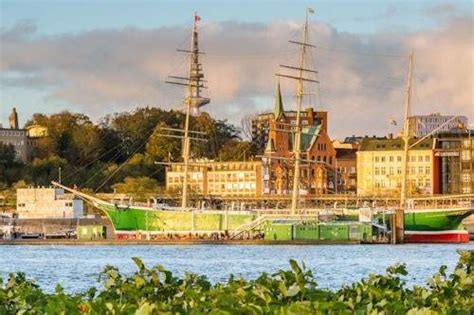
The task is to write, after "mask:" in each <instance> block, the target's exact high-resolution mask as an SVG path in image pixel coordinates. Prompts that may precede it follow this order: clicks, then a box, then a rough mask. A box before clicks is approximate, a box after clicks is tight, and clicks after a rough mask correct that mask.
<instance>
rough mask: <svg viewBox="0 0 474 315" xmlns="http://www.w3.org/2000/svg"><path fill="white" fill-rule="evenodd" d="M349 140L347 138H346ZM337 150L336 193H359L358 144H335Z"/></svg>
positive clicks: (335, 142) (336, 142)
mask: <svg viewBox="0 0 474 315" xmlns="http://www.w3.org/2000/svg"><path fill="white" fill-rule="evenodd" d="M346 139H347V138H346ZM333 146H334V149H335V150H336V163H335V168H336V172H337V173H336V176H335V182H336V191H335V192H336V193H338V194H356V193H357V150H358V148H359V145H358V143H357V142H340V141H338V140H336V141H334V142H333Z"/></svg>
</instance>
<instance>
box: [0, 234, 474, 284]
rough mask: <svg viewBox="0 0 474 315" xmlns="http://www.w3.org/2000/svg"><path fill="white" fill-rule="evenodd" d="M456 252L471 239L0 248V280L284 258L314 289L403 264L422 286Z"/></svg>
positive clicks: (278, 265)
mask: <svg viewBox="0 0 474 315" xmlns="http://www.w3.org/2000/svg"><path fill="white" fill-rule="evenodd" d="M457 249H470V250H474V242H471V243H468V244H448V245H441V244H439V245H428V244H426V245H425V244H422V245H415V244H405V245H112V246H99V245H98V246H90V245H89V246H50V245H45V246H24V245H21V246H0V277H2V278H3V279H4V281H5V279H6V277H7V276H8V273H10V272H20V271H21V272H25V273H26V275H27V277H28V278H30V279H34V280H35V281H36V282H37V283H38V284H39V285H40V286H41V287H42V288H44V289H45V290H47V291H50V290H53V289H54V287H55V285H56V283H60V284H61V285H62V286H63V287H64V288H65V289H66V291H68V292H78V291H84V290H85V289H87V288H89V287H91V286H96V287H100V286H101V284H100V283H99V282H97V278H98V275H99V273H100V271H101V270H103V268H104V267H105V266H106V265H114V266H117V267H119V268H120V270H121V271H122V272H125V273H132V272H133V271H134V270H135V265H134V263H133V261H132V260H131V257H134V256H136V257H140V258H142V259H143V261H144V262H145V263H146V265H147V266H152V265H156V264H160V265H163V266H164V267H166V268H167V269H168V270H171V271H172V272H173V273H176V274H177V275H182V274H184V273H185V272H193V273H198V274H204V275H206V276H207V277H208V278H209V279H210V280H211V281H212V282H217V281H221V282H223V281H226V279H227V278H228V276H229V275H230V274H234V275H237V276H242V277H244V278H247V279H250V278H255V277H257V276H258V275H259V274H260V273H261V272H268V273H272V272H275V271H278V270H279V269H282V268H283V269H289V268H290V267H289V260H290V259H295V260H297V261H298V262H301V261H303V262H304V263H305V265H306V266H307V267H308V268H311V270H313V273H314V274H315V276H316V280H317V282H318V284H319V286H320V287H329V288H338V287H340V286H341V285H343V284H350V283H352V282H353V281H355V280H359V279H361V278H363V277H366V276H367V275H369V274H370V273H382V272H384V271H385V269H386V268H387V267H388V266H390V265H393V264H395V263H405V264H406V265H407V268H408V272H409V274H408V276H407V277H405V278H404V279H405V281H406V282H407V285H409V286H412V285H413V284H420V285H423V284H425V283H426V280H427V279H428V278H429V277H430V276H431V275H433V274H434V273H435V272H436V271H438V269H439V267H440V266H441V265H447V266H448V268H449V269H448V270H449V271H451V270H453V268H454V266H455V265H456V263H457V260H458V255H457V253H456V250H457Z"/></svg>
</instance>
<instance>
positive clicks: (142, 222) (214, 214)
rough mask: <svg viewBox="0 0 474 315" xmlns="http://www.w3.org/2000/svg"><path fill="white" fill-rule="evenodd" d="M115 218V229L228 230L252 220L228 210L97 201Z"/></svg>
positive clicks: (245, 214) (102, 208)
mask: <svg viewBox="0 0 474 315" xmlns="http://www.w3.org/2000/svg"><path fill="white" fill-rule="evenodd" d="M96 207H97V208H99V209H100V210H102V211H104V212H105V213H106V214H107V216H108V217H109V219H110V221H111V222H112V224H113V226H114V229H115V232H116V233H117V232H139V231H141V232H185V231H191V230H194V231H213V232H214V231H225V230H234V229H236V228H238V227H239V226H242V225H244V224H246V223H250V222H252V221H253V220H254V219H255V218H256V216H255V215H253V214H249V213H238V212H230V211H229V212H228V213H227V214H226V212H225V211H195V212H194V213H193V212H191V211H180V210H177V211H171V210H157V209H151V208H145V207H143V208H141V207H128V208H123V207H117V206H115V205H110V204H100V203H98V204H96Z"/></svg>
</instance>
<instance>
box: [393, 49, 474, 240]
mask: <svg viewBox="0 0 474 315" xmlns="http://www.w3.org/2000/svg"><path fill="white" fill-rule="evenodd" d="M412 72H413V50H412V51H411V52H410V55H409V64H408V78H407V86H406V98H405V116H404V124H403V135H402V139H403V142H404V154H403V156H402V182H401V191H400V208H401V210H402V211H403V213H404V215H403V225H404V241H405V242H407V243H463V242H469V234H468V232H467V231H466V230H465V229H464V227H463V225H462V223H461V222H462V220H463V219H464V218H466V217H468V216H469V215H471V214H472V213H474V208H473V205H472V204H470V205H468V206H467V207H460V208H442V209H432V208H425V209H423V208H420V209H411V207H410V206H413V202H409V201H410V200H408V199H407V173H408V151H409V149H410V148H412V147H414V146H416V145H417V144H418V143H420V142H422V141H423V140H425V139H427V138H429V137H430V136H432V135H433V134H435V133H436V132H438V131H439V130H440V129H441V128H443V127H444V126H445V125H446V124H447V123H450V122H451V120H450V121H448V122H447V123H445V124H442V125H441V126H439V127H438V128H436V129H434V130H433V131H431V132H430V133H428V134H427V135H426V136H424V137H422V138H421V139H419V140H416V139H411V138H412V137H411V135H410V128H409V116H410V112H411V90H412V88H411V86H412ZM453 119H456V117H453Z"/></svg>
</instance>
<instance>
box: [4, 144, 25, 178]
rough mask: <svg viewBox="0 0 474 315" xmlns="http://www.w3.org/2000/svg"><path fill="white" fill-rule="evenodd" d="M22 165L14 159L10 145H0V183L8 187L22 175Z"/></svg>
mask: <svg viewBox="0 0 474 315" xmlns="http://www.w3.org/2000/svg"><path fill="white" fill-rule="evenodd" d="M23 166H24V165H23V163H22V162H20V161H18V160H17V159H16V154H15V148H14V146H13V145H12V144H4V143H0V183H3V184H4V185H6V186H10V185H11V184H12V183H14V182H16V181H18V180H19V179H20V178H21V177H22V175H23Z"/></svg>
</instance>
